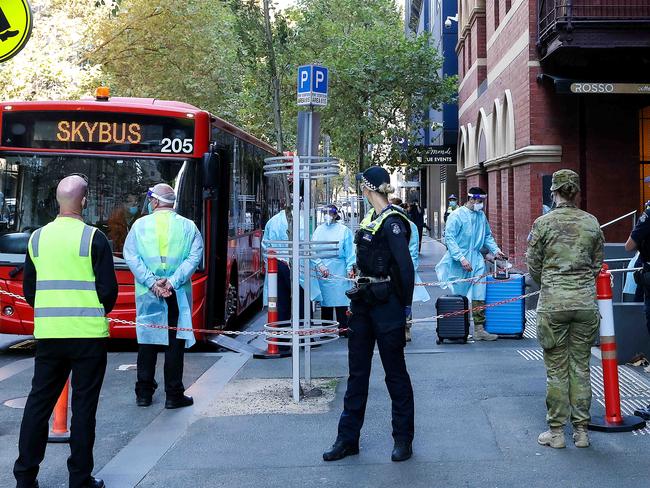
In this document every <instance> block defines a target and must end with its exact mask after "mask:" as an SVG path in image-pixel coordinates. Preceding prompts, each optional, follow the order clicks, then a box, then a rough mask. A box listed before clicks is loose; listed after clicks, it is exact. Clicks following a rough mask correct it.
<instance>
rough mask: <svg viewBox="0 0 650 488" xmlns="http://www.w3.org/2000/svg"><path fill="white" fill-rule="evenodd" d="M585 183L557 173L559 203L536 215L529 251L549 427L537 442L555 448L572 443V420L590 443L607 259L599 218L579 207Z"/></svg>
mask: <svg viewBox="0 0 650 488" xmlns="http://www.w3.org/2000/svg"><path fill="white" fill-rule="evenodd" d="M579 191H580V179H579V177H578V174H577V173H575V172H574V171H571V170H568V169H563V170H559V171H556V172H555V173H553V180H552V185H551V192H552V194H553V200H554V203H555V208H554V209H553V210H551V211H550V212H549V213H547V214H546V215H543V216H541V217H539V218H538V219H537V220H535V222H534V223H533V228H532V230H531V232H530V234H529V236H528V250H527V253H526V261H527V264H528V271H529V272H530V275H531V277H532V278H533V280H535V282H536V283H538V284H539V285H540V287H541V293H540V298H539V302H538V304H537V338H538V339H539V343H540V345H541V346H542V348H543V349H544V364H545V365H546V408H547V414H546V421H547V423H548V426H549V430H547V431H546V432H543V433H542V434H540V435H539V437H538V439H537V442H538V443H539V444H541V445H544V446H550V447H553V448H556V449H557V448H563V447H565V446H566V442H565V439H564V426H565V425H566V423H567V422H568V421H569V420H570V421H571V423H572V424H573V441H574V443H575V445H576V447H589V444H590V441H589V434H588V431H587V426H588V424H589V421H590V420H591V417H590V414H589V409H590V407H591V381H590V370H589V358H590V357H591V346H592V345H593V344H594V341H595V340H596V336H597V334H598V328H599V325H600V315H599V313H598V306H597V303H596V277H597V276H598V273H599V272H600V270H601V267H602V265H603V259H604V251H603V246H604V237H603V233H602V231H601V230H600V226H599V224H598V221H597V220H596V218H595V217H594V216H593V215H591V214H588V213H587V212H584V211H582V210H580V209H578V208H577V207H576V197H577V195H578V192H579ZM567 277H570V279H567Z"/></svg>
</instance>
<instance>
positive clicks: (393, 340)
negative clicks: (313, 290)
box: [337, 295, 415, 444]
mask: <svg viewBox="0 0 650 488" xmlns="http://www.w3.org/2000/svg"><path fill="white" fill-rule="evenodd" d="M350 308H351V311H352V316H351V317H350V319H349V321H348V326H349V328H350V330H349V332H348V364H349V370H350V372H349V375H350V376H349V377H348V388H347V391H346V392H345V398H344V400H343V413H342V414H341V418H340V420H339V428H338V438H337V439H338V440H340V441H343V442H345V443H351V444H355V443H357V442H359V435H360V434H361V427H362V426H363V420H364V416H365V413H366V403H367V401H368V383H369V380H370V367H371V364H372V356H373V351H374V348H375V342H376V343H377V347H378V348H379V356H380V358H381V363H382V365H383V366H384V371H385V373H386V386H387V387H388V393H389V394H390V398H391V401H392V417H393V422H392V424H393V438H394V439H395V441H406V442H410V441H412V440H413V435H414V430H415V427H414V417H415V407H414V403H413V388H412V386H411V378H410V377H409V374H408V371H407V370H406V361H405V360H404V346H405V345H406V338H405V326H406V319H405V317H404V307H403V306H402V305H401V304H400V302H399V300H398V299H397V297H396V296H395V295H391V296H390V298H389V300H388V302H387V303H384V304H380V305H373V306H369V305H367V304H365V303H364V302H358V301H353V302H352V304H351V306H350Z"/></svg>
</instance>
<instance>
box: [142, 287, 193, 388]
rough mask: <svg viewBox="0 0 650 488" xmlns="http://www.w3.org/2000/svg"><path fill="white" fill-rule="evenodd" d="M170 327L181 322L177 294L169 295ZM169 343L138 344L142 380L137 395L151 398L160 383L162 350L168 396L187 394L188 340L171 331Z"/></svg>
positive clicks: (166, 299) (167, 299)
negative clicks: (159, 354)
mask: <svg viewBox="0 0 650 488" xmlns="http://www.w3.org/2000/svg"><path fill="white" fill-rule="evenodd" d="M165 301H166V302H167V310H168V319H167V320H168V322H167V323H168V324H169V326H170V327H176V326H177V325H178V302H177V301H176V294H175V293H172V295H171V296H170V297H168V298H165ZM168 340H169V345H167V346H162V345H158V344H140V345H138V381H137V382H136V384H135V394H136V395H137V396H141V397H151V396H152V395H153V394H154V391H156V388H157V387H158V384H157V383H156V380H155V378H154V377H155V375H156V362H157V360H158V352H160V351H164V352H165V369H164V374H165V393H166V394H167V398H168V399H176V398H180V397H181V396H183V394H184V393H185V386H183V360H184V356H185V339H177V338H176V331H175V330H169V336H168Z"/></svg>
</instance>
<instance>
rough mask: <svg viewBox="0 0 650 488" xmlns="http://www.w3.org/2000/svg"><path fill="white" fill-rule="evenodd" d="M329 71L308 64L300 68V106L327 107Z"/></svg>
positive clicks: (322, 67)
mask: <svg viewBox="0 0 650 488" xmlns="http://www.w3.org/2000/svg"><path fill="white" fill-rule="evenodd" d="M328 84H329V70H328V69H327V68H325V67H324V66H318V65H316V64H308V65H304V66H300V67H299V68H298V106H299V107H302V106H305V105H309V106H320V107H324V106H325V105H327V91H328Z"/></svg>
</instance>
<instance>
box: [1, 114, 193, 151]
mask: <svg viewBox="0 0 650 488" xmlns="http://www.w3.org/2000/svg"><path fill="white" fill-rule="evenodd" d="M2 146H3V147H6V148H20V149H27V148H31V149H62V150H68V149H75V150H81V151H93V152H102V151H113V152H134V153H149V154H180V155H186V154H192V153H193V152H194V120H193V119H187V118H175V117H157V116H152V115H138V114H125V113H114V112H65V111H39V112H31V111H29V112H28V111H25V112H23V111H21V112H4V113H3V114H2Z"/></svg>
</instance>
